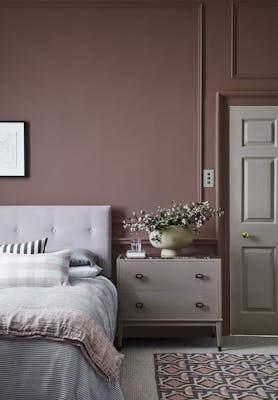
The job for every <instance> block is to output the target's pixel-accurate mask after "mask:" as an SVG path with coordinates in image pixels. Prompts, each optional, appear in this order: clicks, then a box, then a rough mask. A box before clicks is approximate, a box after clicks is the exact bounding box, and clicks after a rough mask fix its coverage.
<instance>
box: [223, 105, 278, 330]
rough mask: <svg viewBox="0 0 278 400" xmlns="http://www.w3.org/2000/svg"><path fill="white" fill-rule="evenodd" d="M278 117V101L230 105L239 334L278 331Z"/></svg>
mask: <svg viewBox="0 0 278 400" xmlns="http://www.w3.org/2000/svg"><path fill="white" fill-rule="evenodd" d="M277 121H278V107H230V271H231V333H235V334H236V333H237V334H240V333H241V334H278V311H277V309H278V307H277V298H278V295H277V289H278V268H277V244H278V225H277V220H276V215H277V183H278V182H277V156H278V148H277ZM246 232H247V233H246Z"/></svg>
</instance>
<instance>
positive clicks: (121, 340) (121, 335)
mask: <svg viewBox="0 0 278 400" xmlns="http://www.w3.org/2000/svg"><path fill="white" fill-rule="evenodd" d="M123 330H124V327H123V323H122V322H119V325H118V349H119V350H120V349H121V348H122V344H123Z"/></svg>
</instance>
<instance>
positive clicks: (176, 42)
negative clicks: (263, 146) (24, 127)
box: [0, 0, 278, 312]
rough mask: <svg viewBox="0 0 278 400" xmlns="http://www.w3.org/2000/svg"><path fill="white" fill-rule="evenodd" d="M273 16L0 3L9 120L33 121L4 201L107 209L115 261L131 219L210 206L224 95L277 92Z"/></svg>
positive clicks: (146, 5) (277, 33)
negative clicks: (18, 174) (208, 177)
mask: <svg viewBox="0 0 278 400" xmlns="http://www.w3.org/2000/svg"><path fill="white" fill-rule="evenodd" d="M277 20H278V1H277V0H276V1H269V0H268V1H265V0H260V1H258V0H257V1H244V0H243V1H237V2H232V1H230V0H206V1H203V2H199V1H186V0H184V1H175V0H166V1H121V2H117V1H109V2H108V1H105V0H104V1H100V2H93V1H87V2H82V1H63V2H56V1H54V0H53V1H40V0H37V1H24V0H21V1H16V2H15V1H13V0H10V1H0V54H1V58H0V120H24V121H27V122H28V124H29V135H28V142H29V144H28V163H29V176H28V177H26V178H0V191H1V196H0V202H1V204H111V205H112V206H113V228H114V229H113V232H114V233H113V237H114V254H117V253H118V252H119V251H120V250H121V249H123V248H124V247H125V246H126V245H127V243H128V241H127V240H125V239H124V233H123V231H122V228H121V224H120V222H121V220H122V218H123V217H124V216H125V215H126V214H127V213H129V212H130V211H132V210H138V209H141V208H144V209H147V210H149V209H154V208H155V207H156V206H157V205H161V206H166V205H168V204H169V203H170V201H171V200H172V199H175V200H176V201H181V202H184V201H194V200H199V199H200V198H203V199H209V200H211V201H212V202H213V203H215V201H216V198H217V193H218V190H220V191H221V192H222V193H223V192H224V194H225V192H227V188H228V184H227V182H226V181H224V180H223V179H222V181H221V182H222V183H221V184H222V187H220V188H216V189H215V188H212V189H206V190H203V191H202V190H201V167H203V168H213V169H215V168H217V165H216V162H215V159H216V147H217V140H216V119H217V118H216V92H217V91H223V90H229V91H231V90H237V91H246V90H274V89H278V53H277V38H278V25H277V23H276V22H277ZM232 31H233V35H232ZM202 39H203V40H202ZM251 101H253V102H254V101H255V103H256V104H260V97H257V100H254V99H251ZM240 102H241V99H240V98H239V100H238V102H237V104H241V103H240ZM221 134H222V133H221V132H220V135H221ZM223 151H226V152H227V148H225V150H224V149H223ZM223 160H224V161H225V157H224V158H223ZM224 161H223V162H224ZM224 167H225V165H224ZM226 167H227V166H226ZM220 169H221V166H220ZM217 172H218V171H217V170H216V173H217ZM224 197H225V196H224ZM226 211H227V210H226ZM227 214H228V213H227ZM226 218H227V215H226ZM224 223H225V222H224ZM195 246H197V248H198V251H209V252H212V253H213V252H215V251H216V239H215V226H214V224H211V225H210V226H208V227H207V228H206V229H205V230H204V231H203V234H202V236H201V238H200V239H199V240H197V241H196V243H195ZM224 271H225V266H224ZM224 274H225V272H224ZM226 278H227V279H226V281H227V282H228V272H227V271H226ZM227 290H228V287H227ZM224 309H225V305H224ZM226 309H227V310H228V304H226ZM227 312H228V311H227Z"/></svg>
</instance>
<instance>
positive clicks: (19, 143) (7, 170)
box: [0, 121, 25, 176]
mask: <svg viewBox="0 0 278 400" xmlns="http://www.w3.org/2000/svg"><path fill="white" fill-rule="evenodd" d="M24 135H25V123H24V122H8V121H3V122H0V176H25V138H24Z"/></svg>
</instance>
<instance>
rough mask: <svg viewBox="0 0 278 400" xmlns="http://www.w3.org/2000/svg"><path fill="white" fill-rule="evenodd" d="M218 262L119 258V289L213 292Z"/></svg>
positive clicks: (215, 286)
mask: <svg viewBox="0 0 278 400" xmlns="http://www.w3.org/2000/svg"><path fill="white" fill-rule="evenodd" d="M220 265H221V264H220V260H219V259H212V260H198V259H194V261H193V260H190V261H187V260H184V259H181V260H177V259H175V260H171V259H165V260H163V259H144V260H127V259H118V271H117V281H118V288H119V290H131V289H140V290H161V289H171V290H173V289H176V290H184V289H187V290H206V291H207V290H215V289H217V288H218V286H219V280H220Z"/></svg>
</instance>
